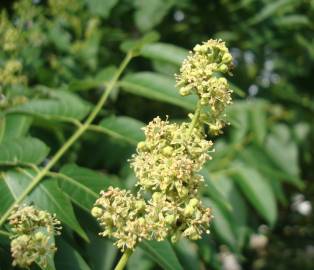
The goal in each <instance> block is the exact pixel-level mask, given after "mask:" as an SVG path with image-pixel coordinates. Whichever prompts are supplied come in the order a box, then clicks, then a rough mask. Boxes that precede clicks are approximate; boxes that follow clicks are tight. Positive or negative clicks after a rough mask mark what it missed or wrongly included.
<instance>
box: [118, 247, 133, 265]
mask: <svg viewBox="0 0 314 270" xmlns="http://www.w3.org/2000/svg"><path fill="white" fill-rule="evenodd" d="M132 253H133V251H132V250H131V249H127V250H126V251H125V252H124V253H123V255H122V257H121V258H120V260H119V262H118V264H117V265H116V267H115V269H114V270H123V269H124V267H125V265H126V263H127V261H128V259H129V257H130V256H131V255H132Z"/></svg>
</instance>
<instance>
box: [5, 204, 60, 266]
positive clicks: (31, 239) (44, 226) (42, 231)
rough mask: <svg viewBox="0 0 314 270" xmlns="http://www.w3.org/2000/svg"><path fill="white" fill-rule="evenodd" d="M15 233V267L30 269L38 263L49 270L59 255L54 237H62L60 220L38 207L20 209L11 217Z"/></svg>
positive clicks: (13, 249)
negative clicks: (55, 255) (51, 259)
mask: <svg viewBox="0 0 314 270" xmlns="http://www.w3.org/2000/svg"><path fill="white" fill-rule="evenodd" d="M9 224H10V227H11V231H12V237H11V238H12V240H11V253H12V257H13V266H19V267H22V268H29V267H30V266H31V265H32V264H33V263H34V262H36V263H37V264H38V265H39V266H40V267H42V268H46V267H47V264H48V261H49V258H50V257H51V256H52V255H53V254H54V253H55V252H56V250H57V248H56V246H55V243H54V236H55V235H60V230H61V225H60V221H59V220H58V219H57V218H56V216H55V215H52V214H50V213H48V212H47V211H43V210H38V209H37V208H35V207H34V206H27V205H22V206H16V207H15V209H14V210H13V211H12V213H11V215H10V217H9Z"/></svg>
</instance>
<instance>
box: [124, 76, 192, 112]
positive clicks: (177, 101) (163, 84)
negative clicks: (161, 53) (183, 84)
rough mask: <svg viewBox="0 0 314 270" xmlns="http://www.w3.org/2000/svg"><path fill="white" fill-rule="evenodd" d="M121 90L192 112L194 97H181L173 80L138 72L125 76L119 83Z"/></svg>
mask: <svg viewBox="0 0 314 270" xmlns="http://www.w3.org/2000/svg"><path fill="white" fill-rule="evenodd" d="M120 85H121V86H122V88H123V89H124V90H125V91H127V92H130V93H132V94H135V95H139V96H143V97H146V98H150V99H154V100H158V101H163V102H167V103H170V104H173V105H177V106H180V107H182V108H184V109H187V110H194V108H195V104H196V97H193V96H187V97H182V96H180V94H179V91H178V90H177V89H176V88H175V82H174V80H173V79H171V78H169V77H167V76H164V75H161V74H157V73H153V72H138V73H133V74H130V75H128V76H126V77H125V78H124V79H123V80H122V81H121V83H120Z"/></svg>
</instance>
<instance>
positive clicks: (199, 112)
mask: <svg viewBox="0 0 314 270" xmlns="http://www.w3.org/2000/svg"><path fill="white" fill-rule="evenodd" d="M201 110H202V104H201V101H200V100H199V101H198V102H197V105H196V109H195V113H194V115H193V118H192V122H191V124H190V128H189V131H188V136H191V134H192V132H193V129H194V128H195V126H196V123H197V121H198V118H199V116H200V114H201Z"/></svg>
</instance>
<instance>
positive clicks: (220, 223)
mask: <svg viewBox="0 0 314 270" xmlns="http://www.w3.org/2000/svg"><path fill="white" fill-rule="evenodd" d="M203 202H204V205H206V206H207V207H210V208H211V209H212V214H213V216H214V218H213V228H214V232H215V233H216V234H217V235H218V237H219V238H220V239H222V241H223V242H225V243H226V244H228V245H229V246H230V247H231V248H232V249H234V250H236V246H237V238H236V234H235V228H236V224H235V223H234V222H233V221H232V216H231V213H230V211H228V210H226V209H225V208H224V207H221V205H220V204H219V203H217V202H215V201H213V200H210V199H208V198H204V199H203Z"/></svg>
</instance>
